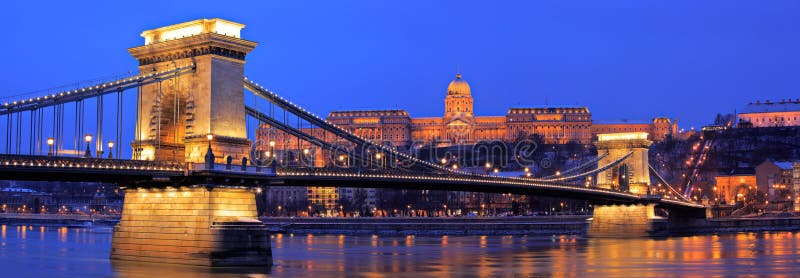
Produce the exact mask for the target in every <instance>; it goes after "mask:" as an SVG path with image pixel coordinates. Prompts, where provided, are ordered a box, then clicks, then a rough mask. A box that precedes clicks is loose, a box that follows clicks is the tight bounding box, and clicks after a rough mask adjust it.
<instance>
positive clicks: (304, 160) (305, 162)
mask: <svg viewBox="0 0 800 278" xmlns="http://www.w3.org/2000/svg"><path fill="white" fill-rule="evenodd" d="M309 152H310V151H309V150H308V148H304V149H303V161H302V162H303V164H307V165H304V166H311V163H308V162H311V161H310V160H309V159H308V153H309Z"/></svg>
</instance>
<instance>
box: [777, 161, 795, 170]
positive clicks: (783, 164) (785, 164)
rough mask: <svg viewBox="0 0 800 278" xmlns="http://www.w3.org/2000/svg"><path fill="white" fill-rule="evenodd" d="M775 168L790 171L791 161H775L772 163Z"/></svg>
mask: <svg viewBox="0 0 800 278" xmlns="http://www.w3.org/2000/svg"><path fill="white" fill-rule="evenodd" d="M774 163H775V166H778V168H781V169H783V170H791V169H792V162H791V161H776V162H774Z"/></svg>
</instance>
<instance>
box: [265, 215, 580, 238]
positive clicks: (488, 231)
mask: <svg viewBox="0 0 800 278" xmlns="http://www.w3.org/2000/svg"><path fill="white" fill-rule="evenodd" d="M588 217H589V216H586V215H581V216H535V217H496V218H488V217H487V218H484V217H441V218H439V217H407V218H406V217H381V218H286V217H279V218H275V217H262V218H260V220H261V221H262V222H264V223H265V224H266V225H267V226H270V228H271V231H272V232H275V233H297V234H345V235H371V234H377V235H554V234H559V235H565V234H583V233H585V232H586V227H587V222H586V219H587V218H588Z"/></svg>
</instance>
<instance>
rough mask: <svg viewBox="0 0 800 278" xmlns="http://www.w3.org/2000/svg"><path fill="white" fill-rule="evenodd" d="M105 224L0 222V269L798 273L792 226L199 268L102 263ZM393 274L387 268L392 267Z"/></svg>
mask: <svg viewBox="0 0 800 278" xmlns="http://www.w3.org/2000/svg"><path fill="white" fill-rule="evenodd" d="M111 231H112V230H111V228H110V227H96V228H75V229H73V228H65V227H41V226H5V225H2V226H0V269H1V270H2V271H3V272H2V273H0V276H6V275H7V274H14V276H13V277H29V276H30V277H78V276H80V277H108V276H117V277H147V278H153V277H220V276H222V277H243V276H244V277H272V276H295V277H301V276H311V275H313V276H315V277H323V276H334V277H351V276H361V277H373V276H384V275H383V274H385V273H395V274H400V275H403V276H419V277H444V276H482V277H484V276H500V277H504V276H512V277H514V276H516V277H520V276H521V277H527V276H545V277H548V276H591V277H601V276H603V277H607V276H610V277H614V276H616V277H630V276H631V275H635V276H636V277H710V276H738V275H755V276H785V277H792V276H796V275H798V274H800V272H798V270H796V269H800V250H798V249H799V247H800V233H796V232H773V233H740V234H724V235H700V236H688V237H673V238H663V239H644V238H639V239H594V238H592V239H585V238H582V237H579V236H555V237H526V236H395V237H389V236H375V235H373V236H369V235H367V236H345V235H293V234H276V235H273V237H272V246H273V255H274V262H275V266H273V267H271V268H269V269H266V268H245V269H241V268H233V269H231V268H228V269H208V268H198V267H184V266H172V265H158V264H138V263H130V262H117V261H115V262H111V261H110V260H109V259H108V255H109V254H108V252H109V249H110V245H111ZM393 276H394V275H393Z"/></svg>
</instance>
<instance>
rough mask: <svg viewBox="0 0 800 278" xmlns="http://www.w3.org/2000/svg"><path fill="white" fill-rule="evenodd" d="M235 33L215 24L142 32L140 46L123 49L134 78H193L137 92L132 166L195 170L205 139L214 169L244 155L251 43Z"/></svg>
mask: <svg viewBox="0 0 800 278" xmlns="http://www.w3.org/2000/svg"><path fill="white" fill-rule="evenodd" d="M242 28H244V25H242V24H239V23H235V22H231V21H227V20H223V19H218V18H215V19H199V20H194V21H189V22H184V23H180V24H175V25H171V26H166V27H161V28H157V29H152V30H147V31H144V32H142V37H144V45H143V46H138V47H134V48H130V49H128V51H129V52H130V54H131V55H132V56H133V57H134V58H136V59H137V60H138V61H139V71H140V72H141V73H143V74H145V73H149V72H162V71H168V70H170V69H174V68H176V67H185V66H191V65H195V66H196V70H195V71H194V72H191V73H188V74H183V75H179V76H175V77H173V78H164V79H162V80H161V81H160V82H156V83H152V84H148V85H145V86H142V87H141V91H140V96H139V98H138V99H139V103H138V104H137V108H136V109H137V115H139V119H138V120H137V123H136V138H135V139H134V142H133V143H132V147H133V150H134V151H133V159H142V160H175V161H187V162H202V161H203V157H204V156H205V153H206V150H207V148H208V143H209V142H208V139H206V138H207V135H208V134H212V135H213V136H212V137H213V141H212V142H211V144H212V147H213V149H214V153H215V154H216V155H217V158H218V162H221V160H222V159H224V157H226V156H228V155H230V156H232V157H233V158H234V160H238V159H240V158H241V157H242V156H244V155H245V154H246V153H247V152H248V151H249V148H250V141H249V140H248V139H247V131H246V127H245V112H244V89H243V86H242V78H243V75H244V61H245V56H246V55H247V53H249V52H250V51H251V50H253V48H255V46H256V43H255V42H252V41H247V40H243V39H241V38H240V31H241V29H242Z"/></svg>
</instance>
